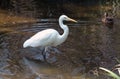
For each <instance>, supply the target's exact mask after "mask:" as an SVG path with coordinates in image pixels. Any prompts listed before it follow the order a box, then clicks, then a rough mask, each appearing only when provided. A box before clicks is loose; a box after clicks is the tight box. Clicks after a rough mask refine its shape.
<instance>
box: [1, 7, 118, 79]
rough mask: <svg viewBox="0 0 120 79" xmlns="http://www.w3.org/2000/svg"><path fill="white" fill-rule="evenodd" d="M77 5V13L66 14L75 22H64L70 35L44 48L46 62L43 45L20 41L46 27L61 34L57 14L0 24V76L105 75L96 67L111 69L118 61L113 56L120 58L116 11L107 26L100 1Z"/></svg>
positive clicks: (86, 78)
mask: <svg viewBox="0 0 120 79" xmlns="http://www.w3.org/2000/svg"><path fill="white" fill-rule="evenodd" d="M67 7H70V6H68V5H67ZM74 7H75V8H76V6H74ZM77 7H78V5H77ZM79 7H81V8H80V9H82V11H81V12H80V14H79V13H78V14H77V15H79V16H74V14H69V17H70V16H71V18H74V19H76V20H77V21H78V22H77V23H71V22H65V24H66V25H68V26H69V29H70V33H69V36H68V38H67V40H66V41H65V42H64V43H63V44H61V45H59V46H57V47H50V48H49V50H48V51H47V52H46V57H47V62H45V61H44V59H43V56H42V54H41V53H42V50H43V49H44V48H42V47H41V48H25V49H24V48H23V43H24V41H25V40H27V39H28V38H29V37H31V36H32V35H34V34H35V33H37V32H39V31H41V30H44V29H48V28H54V29H56V30H57V31H59V33H60V34H62V33H63V30H62V29H61V28H60V27H59V24H58V17H57V16H56V17H57V18H39V20H38V22H36V23H32V24H21V25H20V24H18V25H17V24H16V25H14V26H6V27H5V26H4V27H2V26H1V27H0V78H1V79H21V78H22V79H100V78H101V79H104V78H106V77H105V76H104V75H101V74H100V72H99V70H98V67H99V66H102V67H106V68H109V69H112V67H113V66H115V65H116V64H117V61H116V59H119V58H120V57H119V56H120V53H119V51H120V42H119V38H120V37H119V34H120V33H119V29H120V27H119V26H120V24H119V22H120V19H119V15H117V11H116V12H115V13H114V14H116V15H115V23H114V25H113V28H109V26H106V25H105V24H103V23H102V22H101V16H102V15H103V13H104V11H102V13H99V12H101V8H100V5H99V6H92V7H91V8H88V7H83V6H79ZM104 7H105V6H104ZM107 7H108V6H107ZM109 7H111V6H109ZM115 7H117V6H115ZM98 8H99V11H98V10H97V9H98ZM105 8H106V7H105ZM71 9H73V8H71ZM87 10H89V11H88V13H86V11H87ZM78 11H79V10H78ZM91 11H92V12H91ZM79 17H80V18H79Z"/></svg>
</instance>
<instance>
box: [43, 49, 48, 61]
mask: <svg viewBox="0 0 120 79" xmlns="http://www.w3.org/2000/svg"><path fill="white" fill-rule="evenodd" d="M46 52H47V47H45V48H44V49H43V51H42V55H43V58H44V61H47V59H46Z"/></svg>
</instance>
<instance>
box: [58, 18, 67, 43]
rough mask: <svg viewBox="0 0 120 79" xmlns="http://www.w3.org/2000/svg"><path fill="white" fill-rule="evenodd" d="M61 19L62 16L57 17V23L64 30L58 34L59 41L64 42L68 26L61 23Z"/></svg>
mask: <svg viewBox="0 0 120 79" xmlns="http://www.w3.org/2000/svg"><path fill="white" fill-rule="evenodd" d="M63 21H64V19H63V18H60V19H59V25H60V27H61V28H62V29H63V31H64V32H63V34H62V35H60V36H59V39H60V40H59V42H60V43H62V42H64V41H65V40H66V39H67V37H68V34H69V28H68V26H67V25H65V24H63Z"/></svg>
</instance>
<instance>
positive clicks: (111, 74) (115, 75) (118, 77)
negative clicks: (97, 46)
mask: <svg viewBox="0 0 120 79" xmlns="http://www.w3.org/2000/svg"><path fill="white" fill-rule="evenodd" d="M99 69H101V70H103V71H106V72H107V73H108V75H109V76H111V77H113V78H115V79H120V76H118V75H117V74H116V73H114V72H113V71H111V70H108V69H106V68H103V67H99Z"/></svg>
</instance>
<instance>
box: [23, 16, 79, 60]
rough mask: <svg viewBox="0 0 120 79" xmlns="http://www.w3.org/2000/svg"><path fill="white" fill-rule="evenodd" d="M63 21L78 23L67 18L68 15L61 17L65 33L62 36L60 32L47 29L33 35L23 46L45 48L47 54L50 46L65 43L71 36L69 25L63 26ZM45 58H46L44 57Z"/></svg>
mask: <svg viewBox="0 0 120 79" xmlns="http://www.w3.org/2000/svg"><path fill="white" fill-rule="evenodd" d="M63 21H72V22H77V21H76V20H74V19H71V18H69V17H67V16H66V15H61V16H60V17H59V25H60V27H61V28H62V29H63V31H64V33H63V34H62V35H60V34H59V33H58V31H56V30H54V29H46V30H43V31H40V32H38V33H36V34H35V35H33V36H32V37H31V38H30V39H28V40H26V41H25V42H24V44H23V47H24V48H26V47H45V52H46V48H47V47H48V46H57V45H60V44H61V43H63V42H64V41H65V40H66V39H67V37H68V34H69V28H68V26H67V25H65V24H63ZM44 58H45V57H44Z"/></svg>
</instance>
